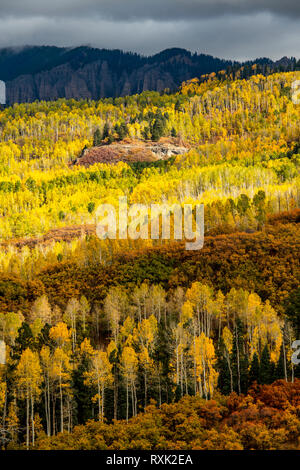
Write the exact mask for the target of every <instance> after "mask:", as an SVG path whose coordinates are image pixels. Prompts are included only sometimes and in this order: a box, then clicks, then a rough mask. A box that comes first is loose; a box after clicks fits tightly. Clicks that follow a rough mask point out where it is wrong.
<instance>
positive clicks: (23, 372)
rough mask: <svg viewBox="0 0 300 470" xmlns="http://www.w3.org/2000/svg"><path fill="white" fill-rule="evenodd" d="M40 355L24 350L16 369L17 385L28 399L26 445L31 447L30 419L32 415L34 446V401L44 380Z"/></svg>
mask: <svg viewBox="0 0 300 470" xmlns="http://www.w3.org/2000/svg"><path fill="white" fill-rule="evenodd" d="M41 372H42V371H41V366H40V361H39V356H38V354H37V353H36V352H33V351H31V350H30V349H29V348H27V349H25V351H23V353H22V355H21V358H20V361H19V364H18V366H17V369H16V379H17V387H18V391H19V393H20V396H21V398H22V399H25V400H26V446H27V448H28V447H29V437H30V434H29V432H30V431H29V429H30V427H29V420H30V416H31V437H32V445H33V446H34V440H35V430H34V403H35V400H36V399H37V398H38V397H39V395H40V393H41V389H40V384H41V381H42V374H41Z"/></svg>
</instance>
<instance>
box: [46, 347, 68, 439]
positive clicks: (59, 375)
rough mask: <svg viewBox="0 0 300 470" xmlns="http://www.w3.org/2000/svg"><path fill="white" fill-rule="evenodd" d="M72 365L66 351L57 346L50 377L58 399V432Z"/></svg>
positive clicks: (62, 416) (62, 430) (62, 427)
mask: <svg viewBox="0 0 300 470" xmlns="http://www.w3.org/2000/svg"><path fill="white" fill-rule="evenodd" d="M71 371H72V366H71V363H70V357H69V355H68V353H67V352H65V351H64V350H63V349H62V348H60V347H58V348H56V349H55V351H54V354H53V358H52V368H51V377H52V379H53V381H54V382H55V383H56V384H57V386H58V391H59V399H60V432H62V433H63V432H64V398H65V397H67V398H68V392H69V388H70V381H71ZM69 411H70V410H69Z"/></svg>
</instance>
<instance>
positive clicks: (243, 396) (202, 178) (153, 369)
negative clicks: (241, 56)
mask: <svg viewBox="0 0 300 470" xmlns="http://www.w3.org/2000/svg"><path fill="white" fill-rule="evenodd" d="M250 68H251V70H252V72H253V76H250V77H249V78H247V79H245V78H242V76H243V71H242V70H239V71H231V73H230V74H223V73H219V74H217V75H216V74H214V73H213V74H211V75H209V76H206V77H205V79H203V78H202V79H193V80H190V81H187V82H184V83H183V84H182V86H181V88H180V91H178V92H177V93H173V94H171V93H167V94H161V93H158V92H154V91H151V92H150V91H147V92H144V93H142V94H139V95H131V96H125V97H119V98H107V99H103V100H100V101H91V100H82V101H76V100H65V99H60V100H58V101H53V102H45V101H41V102H35V103H30V104H20V105H14V106H12V107H8V108H6V109H3V110H2V111H1V112H0V136H1V140H0V233H1V251H0V269H1V273H0V335H1V336H0V339H2V340H3V341H4V343H5V347H6V363H5V364H1V365H0V368H1V376H0V417H1V418H0V430H1V433H0V439H1V445H2V446H3V447H6V448H24V447H26V446H27V447H30V446H31V447H34V446H35V447H36V448H40V449H41V448H60V449H61V448H74V449H82V448H83V449H107V448H110V449H123V448H126V449H128V448H132V449H137V448H144V449H146V448H147V449H165V448H168V449H189V448H191V447H189V446H192V447H193V448H195V449H279V448H280V449H283V448H294V449H296V448H298V447H299V441H298V437H299V435H300V423H299V419H298V414H299V402H298V398H297V396H298V395H299V394H298V388H299V380H297V377H300V370H299V366H297V365H295V364H293V363H292V361H291V355H292V353H293V350H292V348H291V345H292V343H293V341H294V340H295V339H300V338H299V337H298V336H299V333H300V316H299V315H300V313H299V297H300V276H299V273H300V270H299V258H300V256H299V255H300V253H299V249H300V244H299V220H300V207H299V206H300V188H299V182H300V179H299V164H300V128H299V118H300V106H299V105H296V104H294V103H293V101H292V96H291V95H292V83H293V82H294V81H295V80H299V79H300V72H284V73H274V74H271V75H268V76H264V75H262V74H256V72H257V69H256V66H255V65H251V67H250ZM252 72H251V73H252ZM247 73H248V72H247ZM137 142H140V143H141V144H140V145H141V149H142V150H141V149H139V152H138V153H136V152H134V151H132V154H131V153H130V148H131V147H130V146H132V144H133V143H134V145H137V144H136V143H137ZM116 145H117V146H116ZM134 145H133V146H132V148H133V147H134ZM147 145H148V146H150V145H151V146H152V147H153V146H155V145H162V146H163V145H172V147H173V149H174V148H175V151H174V152H175V153H174V155H173V156H172V157H170V158H165V157H163V158H157V159H153V158H152V157H151V158H148V157H149V155H148V154H147V155H144V154H143V152H144V151H145V152H146V150H143V148H144V149H145V148H146V146H147ZM125 146H127V150H126V152H127V154H126V155H127V156H126V162H125V161H117V162H116V163H113V162H112V163H108V162H107V163H95V164H91V162H89V164H88V165H80V160H81V157H82V156H84V155H86V153H85V152H91V149H92V148H93V149H96V150H97V149H98V150H99V149H101V155H109V153H110V152H112V148H114V151H116V150H115V149H116V148H122V147H123V148H124V147H125ZM176 148H184V149H186V151H185V153H181V154H178V155H176ZM128 149H129V150H128ZM83 158H84V157H83ZM120 196H127V199H128V203H129V204H132V203H142V204H148V205H149V204H151V203H161V202H168V203H170V204H175V203H177V204H180V205H181V206H183V205H184V204H185V203H193V204H196V203H203V204H204V209H205V241H204V247H203V249H202V250H198V251H187V250H185V244H184V242H178V241H176V240H169V241H168V240H160V239H159V240H130V239H128V240H100V239H99V238H97V236H96V234H95V223H96V210H97V207H98V206H99V204H101V203H110V204H112V205H113V206H115V207H117V206H118V200H119V197H120ZM2 362H3V361H2ZM274 381H277V382H275V383H274ZM144 410H145V413H143V411H144ZM139 413H141V414H139ZM297 413H298V414H297ZM114 418H115V419H118V420H123V421H117V422H114V424H112V420H113V419H114ZM90 420H92V421H90ZM95 421H99V423H95ZM86 423H87V424H86ZM174 423H176V430H175V428H174V426H175V424H174ZM76 425H79V427H75V429H74V426H76ZM145 429H150V430H152V431H151V432H150V431H149V434H147V432H146V431H145V432H142V430H145ZM60 433H61V434H60ZM150 434H151V435H150Z"/></svg>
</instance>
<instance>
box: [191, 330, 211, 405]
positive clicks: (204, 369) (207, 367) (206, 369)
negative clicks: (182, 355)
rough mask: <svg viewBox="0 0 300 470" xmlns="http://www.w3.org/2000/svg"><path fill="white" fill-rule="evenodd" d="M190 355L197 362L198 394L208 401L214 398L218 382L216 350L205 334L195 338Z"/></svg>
mask: <svg viewBox="0 0 300 470" xmlns="http://www.w3.org/2000/svg"><path fill="white" fill-rule="evenodd" d="M190 354H191V355H192V357H194V358H195V361H196V373H197V381H198V392H199V394H200V395H201V396H204V397H205V399H206V400H207V399H208V398H209V397H212V396H213V392H214V389H215V386H216V384H217V380H218V373H217V371H216V370H215V369H214V365H215V363H216V356H215V348H214V345H213V342H212V340H211V339H210V338H207V337H206V336H205V334H204V333H201V335H200V336H198V337H196V338H195V341H194V343H193V345H192V346H191V348H190Z"/></svg>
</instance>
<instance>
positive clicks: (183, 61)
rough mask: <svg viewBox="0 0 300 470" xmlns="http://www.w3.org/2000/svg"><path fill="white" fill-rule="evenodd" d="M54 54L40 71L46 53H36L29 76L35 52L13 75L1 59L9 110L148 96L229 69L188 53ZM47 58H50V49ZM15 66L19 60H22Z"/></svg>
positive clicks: (83, 50) (0, 72) (86, 51)
mask: <svg viewBox="0 0 300 470" xmlns="http://www.w3.org/2000/svg"><path fill="white" fill-rule="evenodd" d="M37 49H38V51H37ZM52 49H53V48H52ZM52 49H51V54H52V55H51V61H48V62H47V61H46V59H45V58H44V56H43V63H42V65H41V66H40V70H39V67H38V63H36V62H37V61H38V59H39V60H40V57H41V51H40V50H39V48H34V51H33V52H32V53H34V54H37V52H38V53H39V55H38V56H37V60H36V61H34V58H33V59H32V58H31V60H32V63H33V64H34V65H32V70H33V71H34V73H27V72H28V69H30V67H29V66H28V65H27V66H26V58H27V60H29V58H28V54H29V53H30V51H29V52H28V50H26V56H25V58H23V56H22V58H23V59H22V60H24V66H23V67H22V66H20V65H19V66H18V67H17V69H16V71H15V72H11V73H7V72H6V69H4V67H5V64H6V63H7V62H8V60H7V59H5V58H2V59H1V54H0V79H1V78H2V79H5V78H6V77H7V78H8V80H5V81H6V90H7V103H8V104H13V103H17V102H32V101H34V100H55V99H57V98H75V99H85V98H86V99H99V98H104V97H116V96H126V95H129V94H135V93H141V92H143V91H145V90H155V91H159V92H160V91H163V90H164V89H166V88H169V89H170V90H174V89H176V87H178V86H179V85H180V84H181V83H182V82H183V81H185V80H188V79H190V78H193V77H197V76H200V75H202V74H205V73H210V72H215V71H218V70H221V69H224V68H226V67H227V66H228V64H230V62H228V61H227V62H226V61H222V60H219V59H215V58H213V57H211V56H206V55H203V54H202V55H197V54H191V53H190V52H188V51H185V50H183V49H170V50H167V51H163V52H162V53H160V54H157V55H155V56H153V57H148V58H145V57H141V56H138V55H137V54H126V53H122V52H121V51H102V50H95V49H89V48H78V50H75V51H72V55H70V54H71V53H70V51H69V52H66V53H62V52H61V50H60V54H58V53H57V56H55V57H54V58H53V54H54V52H53V50H52ZM45 54H49V51H48V49H47V48H46V49H45V50H44V55H45ZM23 55H24V53H23ZM15 60H18V54H16V58H15ZM12 64H14V60H13V58H12V57H10V59H9V66H10V67H12ZM12 70H14V69H13V67H12ZM24 72H26V73H24Z"/></svg>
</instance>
